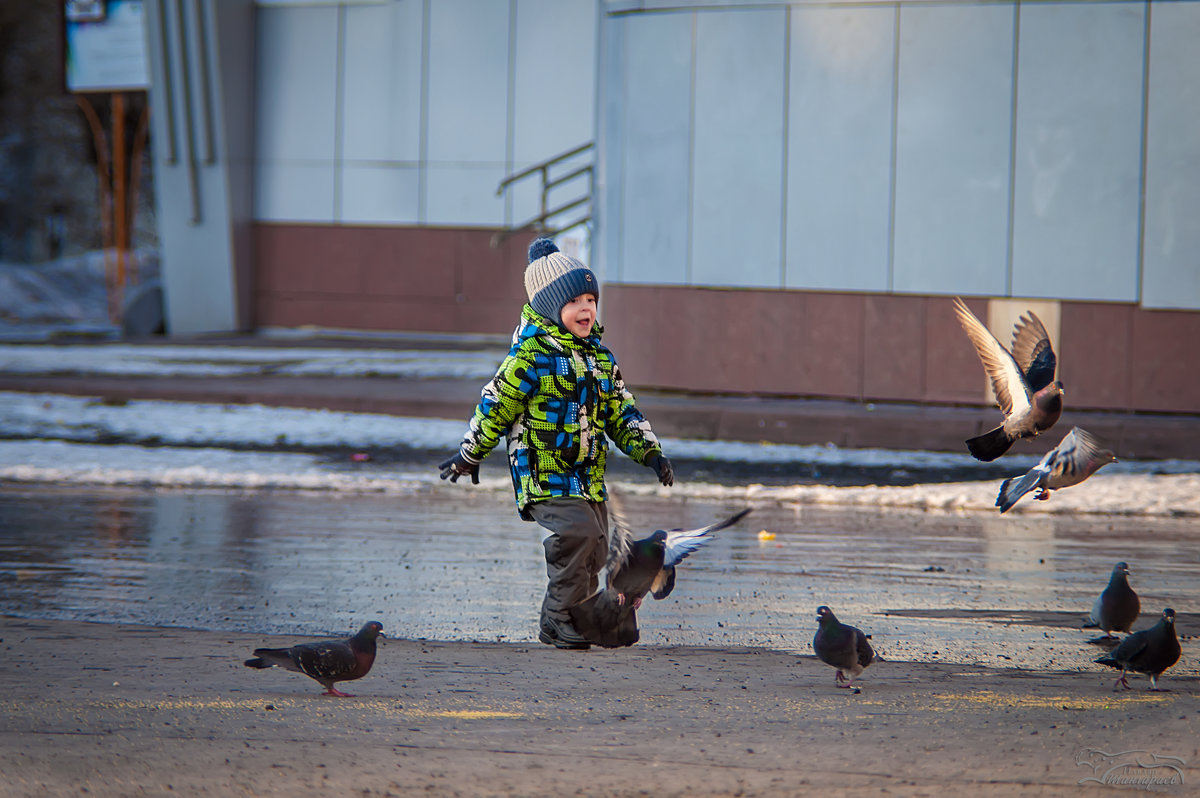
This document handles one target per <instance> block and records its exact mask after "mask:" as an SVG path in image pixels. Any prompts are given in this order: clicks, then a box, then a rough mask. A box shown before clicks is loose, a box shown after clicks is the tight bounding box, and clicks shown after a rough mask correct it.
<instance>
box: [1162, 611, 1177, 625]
mask: <svg viewBox="0 0 1200 798" xmlns="http://www.w3.org/2000/svg"><path fill="white" fill-rule="evenodd" d="M1162 619H1163V622H1164V623H1167V624H1170V625H1174V623H1175V610H1173V609H1171V608H1170V607H1167V608H1166V609H1165V610H1163V614H1162Z"/></svg>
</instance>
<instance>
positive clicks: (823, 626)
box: [812, 605, 880, 692]
mask: <svg viewBox="0 0 1200 798" xmlns="http://www.w3.org/2000/svg"><path fill="white" fill-rule="evenodd" d="M870 639H871V636H870V635H867V634H863V631H862V629H859V628H857V627H855V626H849V625H847V624H844V623H842V622H841V621H839V620H838V619H837V616H836V615H834V614H833V610H831V609H829V608H828V607H826V606H825V605H821V606H820V607H817V634H816V635H815V636H814V637H813V642H812V645H813V651H815V652H816V653H817V657H818V658H819V659H820V660H821V662H824V663H825V664H826V665H832V666H833V667H835V668H837V677H836V679H835V684H836V685H837V686H838V687H847V688H850V689H853V690H854V691H855V692H858V688H857V687H854V680H855V679H857V678H858V676H859V674H861V673H862V672H863V671H864V670H866V668H867V666H868V665H870V664H871V663H872V662H875V661H876V660H877V659H880V657H878V656H876V654H875V650H874V649H873V648H871V644H870V643H869V642H868V641H869V640H870ZM846 674H850V678H849V679H847V678H846ZM843 682H845V684H843Z"/></svg>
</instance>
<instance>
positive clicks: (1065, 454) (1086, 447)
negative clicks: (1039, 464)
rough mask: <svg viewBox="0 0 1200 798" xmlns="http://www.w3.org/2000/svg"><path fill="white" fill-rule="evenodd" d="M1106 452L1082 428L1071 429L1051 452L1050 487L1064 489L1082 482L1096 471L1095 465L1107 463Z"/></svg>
mask: <svg viewBox="0 0 1200 798" xmlns="http://www.w3.org/2000/svg"><path fill="white" fill-rule="evenodd" d="M1106 451H1107V450H1105V449H1103V448H1102V447H1101V446H1100V442H1099V441H1097V440H1096V439H1095V438H1094V437H1092V434H1091V433H1090V432H1088V431H1087V430H1085V429H1083V428H1082V427H1071V431H1070V432H1068V433H1067V434H1066V435H1065V436H1064V437H1063V439H1062V440H1061V441H1059V444H1058V446H1056V447H1054V451H1053V452H1051V454H1052V455H1053V456H1054V459H1053V461H1052V462H1051V475H1050V485H1051V487H1055V488H1065V487H1069V486H1071V485H1078V484H1079V483H1080V482H1083V481H1084V480H1085V479H1087V478H1088V477H1090V476H1091V475H1092V473H1093V472H1094V471H1096V469H1097V468H1098V466H1097V465H1096V464H1097V463H1099V464H1100V465H1103V464H1104V463H1105V462H1107V461H1106V460H1105V458H1104V455H1105V453H1106Z"/></svg>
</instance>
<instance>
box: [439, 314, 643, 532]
mask: <svg viewBox="0 0 1200 798" xmlns="http://www.w3.org/2000/svg"><path fill="white" fill-rule="evenodd" d="M602 332H603V330H602V328H601V327H600V326H599V325H596V326H594V327H593V328H592V334H591V335H590V336H589V337H588V338H586V339H583V338H576V337H575V336H574V335H572V334H571V333H569V332H567V331H566V330H564V329H562V328H561V327H559V326H558V325H556V324H552V323H550V322H549V321H547V320H546V319H544V318H543V317H542V316H540V315H538V313H537V312H536V311H534V309H533V308H531V307H530V306H529V305H526V306H525V308H524V309H523V310H522V312H521V323H520V324H519V325H518V327H517V329H516V331H515V332H514V333H513V343H512V348H511V349H509V351H508V356H507V357H505V358H504V361H503V362H501V364H500V368H499V369H497V371H496V376H495V377H494V378H493V379H492V381H491V382H489V383H488V384H487V385H486V386H484V389H483V392H482V395H481V398H480V400H479V406H478V407H476V408H475V414H474V416H472V418H471V426H470V429H469V430H468V431H467V434H466V437H465V438H464V439H463V442H462V446H461V452H462V455H463V457H465V458H467V459H468V460H470V461H471V462H479V461H481V460H483V458H485V457H487V455H488V453H489V452H491V451H492V449H494V448H495V447H496V445H497V444H499V443H500V438H501V437H502V436H507V438H508V464H509V468H510V469H511V470H512V478H513V487H514V489H515V490H516V498H517V509H518V510H519V511H520V513H521V517H522V518H524V519H525V520H527V521H528V520H531V518H530V516H529V515H528V513H527V512H526V508H528V506H529V505H530V504H533V503H534V502H538V501H544V500H546V499H552V498H566V497H575V498H582V499H587V500H589V501H595V502H601V501H605V500H606V499H607V498H608V494H607V492H606V490H605V487H604V468H605V460H606V457H607V455H608V441H607V440H606V439H605V435H607V436H608V437H609V438H612V440H613V442H614V443H616V444H617V446H618V447H620V449H621V451H623V452H625V454H627V455H629V456H630V457H631V458H632V459H633V460H634V461H635V462H637V463H641V464H643V465H644V464H645V462H646V460H647V458H649V457H650V455H652V454H658V453H661V451H662V449H661V447H660V446H659V443H658V439H657V438H655V437H654V433H653V432H652V431H651V430H650V424H649V422H647V421H646V419H645V418H643V417H642V414H641V412H640V411H639V410H638V409H637V405H635V404H634V400H633V395H632V394H631V393H629V391H628V390H626V388H625V381H624V380H622V379H621V371H620V369H618V368H617V361H616V358H614V357H613V354H612V352H610V351H609V350H608V349H607V348H606V347H605V346H604V345H602V344H601V343H600V335H601V333H602Z"/></svg>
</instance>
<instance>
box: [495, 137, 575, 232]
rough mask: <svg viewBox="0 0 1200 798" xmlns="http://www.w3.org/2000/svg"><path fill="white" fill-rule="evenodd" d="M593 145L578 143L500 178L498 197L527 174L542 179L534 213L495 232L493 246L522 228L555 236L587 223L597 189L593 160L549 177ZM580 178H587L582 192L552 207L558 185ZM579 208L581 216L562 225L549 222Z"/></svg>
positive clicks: (497, 190)
mask: <svg viewBox="0 0 1200 798" xmlns="http://www.w3.org/2000/svg"><path fill="white" fill-rule="evenodd" d="M594 147H595V143H594V142H590V141H589V142H588V143H587V144H581V145H580V146H578V147H576V148H575V149H573V150H568V151H567V152H564V153H561V154H559V155H555V156H554V157H553V158H549V159H547V160H545V161H542V162H541V163H538V164H534V165H533V166H531V167H529V168H528V169H523V170H521V171H520V172H516V173H515V174H511V175H509V176H508V177H506V178H504V179H503V180H502V181H500V186H499V187H498V188H497V189H496V196H498V197H499V196H503V195H504V192H506V191H508V189H509V188H510V187H511V186H512V185H513V184H514V183H518V182H520V181H522V180H524V179H525V178H527V177H531V176H532V175H540V176H541V180H542V191H541V201H540V203H539V205H538V214H537V216H534V217H533V218H531V219H527V220H525V221H524V222H521V223H520V224H516V225H513V226H511V227H509V228H507V229H505V230H502V231H500V232H498V233H496V234H495V235H494V236H492V246H493V247H496V246H499V245H500V243H501V242H502V241H504V240H505V239H506V238H508V237H509V236H511V235H514V234H516V233H519V232H521V231H522V230H533V231H534V232H536V233H538V234H539V235H545V236H556V235H558V234H559V233H562V232H564V231H566V230H570V229H572V228H574V227H579V226H581V225H585V224H587V223H588V222H590V221H591V220H592V195H593V193H594V192H595V188H596V175H595V168H594V165H593V164H592V162H591V161H590V160H589V161H588V163H586V164H584V165H583V166H579V167H576V168H575V169H572V170H571V171H569V172H567V173H565V174H562V175H556V176H552V175H551V172H552V171H553V170H554V169H555V168H556V167H559V166H561V165H563V164H565V163H569V162H571V161H572V160H574V159H576V158H578V157H579V156H581V155H583V154H584V153H587V152H589V151H590V150H592V149H593V148H594ZM582 177H586V178H587V185H586V189H585V191H584V193H583V194H582V195H579V196H575V195H572V197H571V198H570V199H568V200H566V201H564V202H561V203H560V204H558V205H555V206H554V207H550V192H551V191H553V190H554V189H556V188H558V187H560V186H565V185H567V184H569V183H571V182H573V181H576V180H579V179H580V178H582ZM580 208H583V209H584V212H583V215H582V216H578V215H576V216H573V217H571V218H570V219H568V220H567V222H566V223H565V224H557V223H556V224H551V222H552V220H554V219H555V217H557V216H562V215H563V214H565V213H568V212H569V211H575V210H577V209H580Z"/></svg>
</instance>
